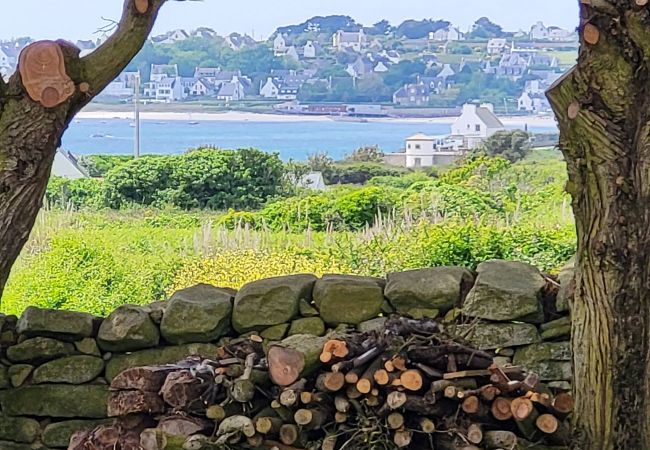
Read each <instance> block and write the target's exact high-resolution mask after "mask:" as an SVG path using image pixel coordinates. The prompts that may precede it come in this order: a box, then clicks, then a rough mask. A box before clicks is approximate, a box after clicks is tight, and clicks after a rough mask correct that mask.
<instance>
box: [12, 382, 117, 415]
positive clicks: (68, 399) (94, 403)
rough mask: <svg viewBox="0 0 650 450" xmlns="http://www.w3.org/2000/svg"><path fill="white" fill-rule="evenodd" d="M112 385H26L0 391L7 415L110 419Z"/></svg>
mask: <svg viewBox="0 0 650 450" xmlns="http://www.w3.org/2000/svg"><path fill="white" fill-rule="evenodd" d="M107 402H108V386H99V385H81V386H72V385H68V384H63V385H58V384H50V385H40V386H26V387H22V388H19V389H12V390H8V391H2V392H0V405H1V406H2V411H3V413H4V414H5V415H7V416H12V417H13V416H34V417H57V418H68V417H70V418H82V419H85V418H88V419H104V418H106V409H107Z"/></svg>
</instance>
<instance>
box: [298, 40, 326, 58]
mask: <svg viewBox="0 0 650 450" xmlns="http://www.w3.org/2000/svg"><path fill="white" fill-rule="evenodd" d="M322 54H323V48H322V47H321V46H320V44H319V43H318V42H316V41H307V43H306V44H305V46H304V47H303V48H302V55H303V57H304V58H305V59H316V58H319V57H320V56H321V55H322Z"/></svg>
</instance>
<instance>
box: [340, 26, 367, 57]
mask: <svg viewBox="0 0 650 450" xmlns="http://www.w3.org/2000/svg"><path fill="white" fill-rule="evenodd" d="M366 43H367V39H366V35H365V33H364V32H363V29H361V30H359V31H357V32H349V31H341V30H339V31H337V32H336V33H334V36H332V46H333V47H334V48H335V49H337V50H338V51H343V50H345V49H348V48H350V49H352V50H354V51H355V52H360V51H361V50H362V49H363V48H364V47H365V46H366Z"/></svg>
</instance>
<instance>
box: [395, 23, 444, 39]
mask: <svg viewBox="0 0 650 450" xmlns="http://www.w3.org/2000/svg"><path fill="white" fill-rule="evenodd" d="M449 25H451V23H450V22H447V21H446V20H429V19H424V20H406V21H404V22H402V23H401V24H400V25H399V26H398V27H397V28H396V29H395V34H397V36H403V37H405V38H408V39H424V38H428V37H429V33H435V32H436V31H438V30H441V29H443V28H446V27H448V26H449Z"/></svg>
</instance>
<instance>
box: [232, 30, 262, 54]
mask: <svg viewBox="0 0 650 450" xmlns="http://www.w3.org/2000/svg"><path fill="white" fill-rule="evenodd" d="M225 40H226V45H228V47H229V48H230V49H231V50H234V51H236V52H238V51H239V50H243V49H245V48H253V47H255V46H256V45H257V42H255V39H253V38H252V37H250V36H249V35H247V34H243V35H242V34H239V33H231V34H229V35H228V36H226V38H225Z"/></svg>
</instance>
